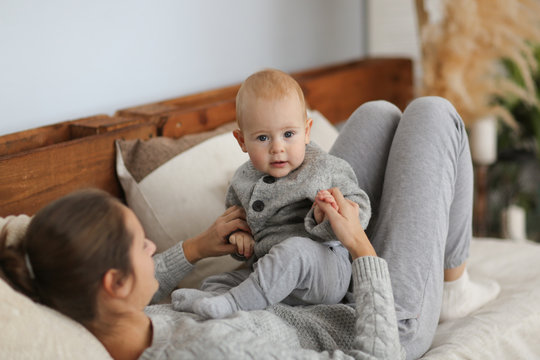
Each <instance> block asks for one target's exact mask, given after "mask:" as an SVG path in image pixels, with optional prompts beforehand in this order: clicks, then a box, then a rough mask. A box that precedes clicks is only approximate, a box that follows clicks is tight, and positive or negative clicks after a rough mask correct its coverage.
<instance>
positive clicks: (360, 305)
mask: <svg viewBox="0 0 540 360" xmlns="http://www.w3.org/2000/svg"><path fill="white" fill-rule="evenodd" d="M155 261H156V277H157V279H158V280H159V283H160V289H159V291H158V294H156V297H155V299H157V298H159V297H160V296H161V295H165V294H168V293H170V291H171V290H172V289H173V288H174V286H175V284H177V283H178V281H179V279H180V278H182V277H183V276H185V275H186V274H187V273H188V272H189V271H190V270H191V269H192V265H191V264H190V263H189V262H188V261H187V260H186V258H185V257H184V254H183V251H182V246H181V244H177V245H175V246H173V247H172V248H170V249H169V250H167V251H165V252H164V253H162V254H159V255H156V256H155ZM352 266H353V267H352V269H353V275H352V277H353V283H354V294H351V296H352V300H354V302H355V303H356V305H344V304H338V305H312V306H297V307H291V306H287V305H283V304H278V305H274V306H272V307H269V308H268V309H266V310H260V311H251V312H245V311H240V312H237V313H235V314H233V315H231V316H230V317H228V318H225V319H218V320H203V319H201V318H200V317H198V316H197V315H195V314H188V313H181V312H176V311H174V310H173V309H172V307H171V306H170V305H151V306H148V307H147V308H146V310H145V311H146V313H147V314H148V315H149V316H150V318H151V321H152V325H153V339H152V345H151V346H150V347H149V348H148V349H146V351H145V352H144V353H143V354H142V355H141V357H140V359H152V360H155V359H235V360H242V359H404V358H405V352H404V350H403V348H402V347H401V345H400V342H399V335H398V329H397V322H396V315H395V310H394V300H393V295H392V288H391V285H390V278H389V275H388V268H387V264H386V262H385V261H384V260H383V259H382V258H378V257H362V258H358V259H356V260H355V261H354V262H353V265H352Z"/></svg>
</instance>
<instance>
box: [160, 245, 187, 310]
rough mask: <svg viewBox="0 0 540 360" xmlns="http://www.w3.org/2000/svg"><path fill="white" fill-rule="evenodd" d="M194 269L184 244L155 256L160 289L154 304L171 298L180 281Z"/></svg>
mask: <svg viewBox="0 0 540 360" xmlns="http://www.w3.org/2000/svg"><path fill="white" fill-rule="evenodd" d="M192 269H193V265H192V264H190V263H189V261H187V259H186V257H185V256H184V249H183V247H182V243H181V242H180V243H177V244H176V245H173V246H171V247H170V248H169V249H167V250H165V251H164V252H162V253H159V254H156V255H154V270H155V276H156V279H157V280H158V282H159V289H158V290H157V292H156V293H155V294H154V297H153V298H152V302H151V303H152V304H154V303H157V302H159V301H160V300H161V299H163V298H164V297H166V296H169V295H170V294H171V292H172V291H173V290H174V288H175V287H176V286H177V285H178V283H179V282H180V280H182V278H183V277H184V276H186V275H187V274H188V273H189V272H190V271H191V270H192Z"/></svg>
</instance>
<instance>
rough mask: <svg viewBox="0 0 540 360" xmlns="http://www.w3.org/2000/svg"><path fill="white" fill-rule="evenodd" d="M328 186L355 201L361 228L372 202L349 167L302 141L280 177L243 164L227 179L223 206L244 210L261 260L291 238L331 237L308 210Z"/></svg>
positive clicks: (316, 238)
mask: <svg viewBox="0 0 540 360" xmlns="http://www.w3.org/2000/svg"><path fill="white" fill-rule="evenodd" d="M332 187H338V188H339V189H340V190H341V192H342V193H343V195H344V196H345V198H347V199H350V200H352V201H354V202H356V203H357V204H358V205H359V207H360V213H359V217H360V223H361V224H362V226H363V227H364V229H365V228H366V227H367V225H368V222H369V218H370V217H371V206H370V203H369V198H368V196H367V194H366V193H365V192H364V191H363V190H362V189H360V187H359V186H358V182H357V179H356V175H355V173H354V170H353V169H352V167H351V166H350V165H349V163H347V162H346V161H345V160H343V159H340V158H338V157H335V156H332V155H330V154H328V153H326V152H325V151H324V150H322V149H321V148H320V147H319V146H317V145H315V144H313V143H311V144H308V145H306V155H305V158H304V162H303V163H302V165H301V166H300V167H298V168H297V169H295V170H294V171H292V172H291V173H290V174H289V175H287V176H284V177H282V178H274V177H272V176H269V175H267V174H264V173H262V172H260V171H259V170H257V169H255V167H254V166H253V163H252V162H251V161H247V162H246V163H244V164H243V165H242V166H240V167H239V168H238V170H237V171H236V172H235V174H234V176H233V178H232V180H231V185H230V186H229V189H228V191H227V196H226V201H225V205H226V206H227V207H229V206H232V205H239V206H242V207H243V208H244V209H245V211H246V218H247V223H248V225H249V227H250V229H251V232H252V234H253V238H254V240H255V247H254V250H255V255H256V256H257V257H258V258H260V257H262V256H264V255H266V254H267V253H268V251H270V249H271V248H272V246H274V245H275V244H277V243H280V242H281V241H283V240H285V239H288V238H290V237H293V236H302V237H308V238H311V239H313V240H315V241H321V242H325V241H331V240H336V236H335V235H334V232H333V231H332V228H331V226H330V223H329V222H328V220H325V221H323V222H322V223H321V224H317V223H316V222H315V219H314V217H313V210H312V209H311V207H312V205H313V201H314V200H315V196H316V195H317V192H318V191H319V190H326V189H330V188H332ZM310 209H311V210H310Z"/></svg>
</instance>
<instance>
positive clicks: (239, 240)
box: [229, 231, 255, 259]
mask: <svg viewBox="0 0 540 360" xmlns="http://www.w3.org/2000/svg"><path fill="white" fill-rule="evenodd" d="M229 242H230V243H231V244H233V245H236V253H237V254H238V255H242V256H243V257H245V258H246V259H248V258H250V257H251V255H253V246H254V244H255V240H253V237H252V236H251V234H249V233H247V232H244V231H237V232H235V233H232V234H231V235H230V236H229Z"/></svg>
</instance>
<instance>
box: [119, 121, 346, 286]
mask: <svg viewBox="0 0 540 360" xmlns="http://www.w3.org/2000/svg"><path fill="white" fill-rule="evenodd" d="M309 116H311V117H312V118H313V128H312V136H311V140H312V141H314V142H316V143H317V144H319V145H320V146H321V147H323V148H324V149H326V150H328V149H329V148H330V146H331V145H332V144H333V142H334V140H335V138H336V137H337V130H336V128H335V127H334V126H333V125H332V124H330V123H329V122H328V120H327V119H325V118H324V116H322V115H321V114H320V113H319V112H317V111H309ZM233 128H234V124H228V125H226V126H225V127H222V128H220V129H218V130H216V131H212V132H207V133H203V134H197V135H187V136H185V137H182V138H180V139H177V140H173V139H167V138H155V139H152V140H149V141H146V142H141V141H133V140H131V141H129V140H128V141H120V140H119V141H117V144H116V145H117V159H116V160H117V162H116V170H117V175H118V178H119V180H120V183H121V184H122V187H123V189H124V192H125V195H126V200H127V203H128V205H129V207H130V208H131V209H133V211H134V212H135V214H136V215H137V216H138V218H139V219H140V221H141V223H142V225H143V227H144V229H145V231H146V233H147V236H148V237H149V238H150V239H152V240H153V241H154V242H155V243H156V245H157V248H158V252H160V251H163V250H165V249H167V248H169V247H170V246H171V245H173V244H175V243H177V242H179V241H184V240H186V239H188V238H191V237H194V236H196V235H198V234H200V233H202V232H203V231H205V230H206V229H208V227H209V226H211V225H212V224H213V223H214V221H215V220H216V219H217V217H218V216H220V215H221V214H222V213H223V212H224V211H225V193H226V190H227V187H228V184H229V180H230V178H231V177H232V175H233V174H234V172H235V171H236V169H237V168H238V167H239V166H240V165H241V164H242V163H244V162H245V161H247V160H248V156H247V154H245V153H243V152H242V150H241V149H240V147H239V146H238V144H237V142H236V139H234V137H233V135H232V134H231V131H232V129H233ZM197 138H199V139H201V138H202V139H204V140H203V141H201V142H199V143H197ZM186 144H187V145H186ZM137 147H139V148H142V147H144V151H140V150H139V151H136V150H133V149H135V148H137ZM186 147H187V148H188V149H187V150H185V148H186ZM164 148H167V150H164ZM156 149H157V150H156ZM175 152H177V153H178V154H177V155H174V153H175ZM137 153H138V154H137ZM154 153H159V154H158V155H155V154H154ZM165 153H166V154H167V155H163V154H165ZM167 157H169V159H167V160H165V161H164V158H167ZM157 158H159V159H157ZM156 164H157V165H156ZM142 167H144V168H145V169H146V170H144V171H140V168H142ZM240 264H241V263H240V262H238V261H236V260H234V259H233V258H232V257H230V256H223V257H220V258H211V259H205V260H202V261H200V262H198V263H197V264H196V266H195V269H194V270H193V271H192V273H191V274H190V275H189V276H188V277H186V278H185V279H184V280H183V281H182V282H181V283H180V286H182V287H198V286H199V284H200V282H201V280H202V279H204V278H205V277H207V276H209V275H211V274H215V273H220V272H223V271H229V270H232V269H235V268H237V267H238V266H239V265H240Z"/></svg>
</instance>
